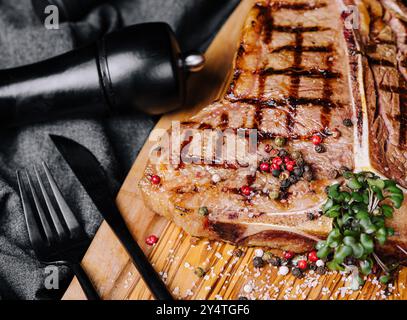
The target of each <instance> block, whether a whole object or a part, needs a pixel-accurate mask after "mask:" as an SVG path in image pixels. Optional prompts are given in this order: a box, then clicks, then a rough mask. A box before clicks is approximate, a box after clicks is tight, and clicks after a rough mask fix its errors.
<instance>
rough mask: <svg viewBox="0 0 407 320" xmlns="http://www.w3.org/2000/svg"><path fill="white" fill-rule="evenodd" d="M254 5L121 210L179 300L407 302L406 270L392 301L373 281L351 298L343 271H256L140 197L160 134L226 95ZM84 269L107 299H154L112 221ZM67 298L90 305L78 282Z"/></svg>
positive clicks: (244, 8)
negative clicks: (154, 239) (300, 274)
mask: <svg viewBox="0 0 407 320" xmlns="http://www.w3.org/2000/svg"><path fill="white" fill-rule="evenodd" d="M253 3H254V1H253V0H244V1H242V2H241V4H240V5H239V6H238V8H237V9H236V10H235V12H234V13H233V15H232V16H231V17H230V18H229V20H228V21H227V23H226V24H225V25H224V26H223V28H222V29H221V31H220V32H219V34H218V35H217V37H216V39H215V40H214V42H213V44H212V45H211V46H210V48H209V49H208V51H207V53H206V58H207V64H206V67H205V69H204V70H203V72H201V73H200V74H199V75H197V76H195V78H194V79H191V80H192V81H191V82H192V83H191V88H190V90H189V92H190V93H191V97H189V108H187V110H183V111H180V112H176V113H173V114H169V115H165V116H163V117H162V118H161V120H160V121H159V122H158V124H157V126H156V129H155V130H154V131H153V132H152V134H151V136H150V138H149V139H148V141H147V142H146V144H145V146H144V148H143V149H142V151H141V152H140V154H139V156H138V158H137V160H136V161H135V163H134V165H133V167H132V169H131V170H130V172H129V174H128V176H127V178H126V180H125V182H124V184H123V186H122V188H121V190H120V192H119V194H118V196H117V205H118V207H119V210H120V212H121V213H122V215H123V217H124V218H125V220H126V223H127V224H128V226H129V229H130V230H131V232H132V233H133V235H134V237H135V238H136V239H137V240H138V242H139V244H141V245H142V247H143V250H145V253H146V254H147V255H148V256H149V259H150V260H151V262H152V263H153V265H154V267H155V268H156V270H157V271H158V272H160V274H161V275H162V277H163V279H164V280H165V282H166V283H167V285H168V287H169V288H170V291H171V292H173V294H174V297H176V298H179V299H236V298H238V297H239V296H242V295H244V296H247V297H249V298H255V299H407V290H406V288H405V284H406V281H407V268H406V269H404V270H401V271H400V273H399V275H398V279H397V281H396V283H395V284H394V287H393V288H391V289H390V291H391V292H390V295H384V287H380V286H379V285H377V280H375V278H374V277H370V278H369V279H368V281H367V282H366V284H365V285H364V287H363V288H362V289H361V290H359V291H355V292H349V291H348V290H346V285H345V280H346V278H345V277H343V276H342V275H340V274H338V273H331V274H327V275H324V276H319V275H316V274H313V275H311V274H308V276H307V277H305V278H303V279H296V278H295V277H293V276H279V275H278V274H277V268H275V267H271V266H265V267H264V268H262V269H261V270H256V269H253V267H252V260H253V257H254V250H255V248H241V249H242V250H243V255H242V256H241V257H240V258H237V257H234V256H233V255H232V251H233V250H234V249H235V247H234V246H232V245H230V244H226V243H221V242H210V241H207V240H200V241H199V242H198V243H195V242H194V241H193V239H191V237H190V236H188V235H187V234H186V233H185V232H183V231H182V230H181V229H180V228H179V227H177V226H175V225H174V224H173V223H171V222H168V221H167V220H165V219H164V218H162V217H159V216H158V215H156V214H155V213H154V212H152V211H150V210H149V209H147V208H146V207H145V206H144V204H143V202H142V200H141V199H140V196H139V190H138V186H137V185H138V181H139V179H140V178H141V176H142V174H143V170H144V167H145V165H146V162H147V160H148V155H149V152H150V149H151V146H152V145H153V142H154V141H153V140H154V136H156V135H157V134H159V131H157V130H158V129H167V128H169V127H170V124H171V121H172V120H184V119H186V118H188V117H189V116H190V115H192V114H194V113H196V111H198V110H199V109H200V108H202V107H203V106H205V105H206V104H208V103H209V102H211V101H212V100H214V99H215V98H217V97H219V96H221V95H222V94H223V92H224V90H225V88H226V86H227V84H228V83H229V81H228V80H229V79H230V76H231V70H232V62H233V58H234V53H235V52H236V50H237V45H238V39H239V37H240V30H241V28H242V25H243V22H244V20H245V18H246V15H247V13H248V11H249V9H250V8H251V6H252V5H253ZM150 234H155V235H157V236H159V238H160V240H159V242H158V243H157V244H156V245H155V246H154V247H153V248H150V247H147V246H146V245H145V243H144V239H145V238H146V237H147V236H148V235H150ZM191 240H192V241H191ZM264 250H265V248H264ZM83 266H84V268H85V270H86V271H87V273H88V274H89V275H90V277H91V279H92V281H93V282H94V283H95V286H96V287H97V290H98V292H99V293H100V295H101V297H102V298H103V299H152V296H151V294H150V293H149V291H148V289H147V287H146V286H145V284H144V283H143V281H142V280H141V279H140V277H139V275H138V273H137V270H136V269H135V267H134V266H133V265H132V263H131V261H130V260H129V257H128V255H127V254H126V252H125V250H124V249H123V247H122V246H121V244H120V243H119V241H118V240H117V239H116V237H115V236H114V234H113V232H112V231H111V230H110V228H109V227H108V225H107V224H106V223H103V224H102V226H101V227H100V229H99V231H98V232H97V234H96V236H95V238H94V240H93V242H92V244H91V246H90V248H89V250H88V252H87V253H86V256H85V258H84V260H83ZM197 267H202V268H204V269H205V270H206V271H207V273H206V275H205V277H202V278H199V277H197V276H196V275H195V274H194V270H195V268H197ZM246 285H249V287H251V288H253V290H252V292H251V293H246V292H244V290H243V287H244V286H246ZM63 299H66V300H71V299H85V296H84V294H83V292H82V290H81V288H80V286H79V283H78V281H77V280H76V279H74V280H73V281H72V283H71V285H70V286H69V288H68V290H67V292H66V293H65V295H64V298H63Z"/></svg>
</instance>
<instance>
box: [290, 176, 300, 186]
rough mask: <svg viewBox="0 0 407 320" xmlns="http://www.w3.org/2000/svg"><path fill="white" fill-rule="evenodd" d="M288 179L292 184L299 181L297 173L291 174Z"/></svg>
mask: <svg viewBox="0 0 407 320" xmlns="http://www.w3.org/2000/svg"><path fill="white" fill-rule="evenodd" d="M288 180H289V181H290V184H295V183H296V182H297V181H298V177H297V176H295V175H291V176H290V177H289V178H288Z"/></svg>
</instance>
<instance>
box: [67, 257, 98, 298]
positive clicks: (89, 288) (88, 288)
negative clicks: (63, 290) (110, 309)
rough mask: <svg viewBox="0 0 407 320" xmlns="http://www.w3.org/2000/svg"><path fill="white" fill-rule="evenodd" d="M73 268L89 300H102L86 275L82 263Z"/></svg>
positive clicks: (74, 265)
mask: <svg viewBox="0 0 407 320" xmlns="http://www.w3.org/2000/svg"><path fill="white" fill-rule="evenodd" d="M71 268H72V270H73V272H74V273H75V275H76V277H77V278H78V281H79V283H80V285H81V287H82V289H83V291H84V292H85V295H86V297H87V298H88V300H100V297H99V294H98V293H97V292H96V289H95V287H94V286H93V284H92V281H90V279H89V277H88V275H87V274H86V272H85V270H83V268H82V266H81V265H80V263H74V264H71Z"/></svg>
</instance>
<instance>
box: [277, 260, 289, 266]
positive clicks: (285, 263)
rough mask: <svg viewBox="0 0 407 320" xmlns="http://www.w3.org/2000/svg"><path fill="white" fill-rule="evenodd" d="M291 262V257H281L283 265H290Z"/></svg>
mask: <svg viewBox="0 0 407 320" xmlns="http://www.w3.org/2000/svg"><path fill="white" fill-rule="evenodd" d="M290 262H291V261H290V260H289V259H286V258H281V259H280V263H281V265H282V266H286V265H288V264H289V263H290Z"/></svg>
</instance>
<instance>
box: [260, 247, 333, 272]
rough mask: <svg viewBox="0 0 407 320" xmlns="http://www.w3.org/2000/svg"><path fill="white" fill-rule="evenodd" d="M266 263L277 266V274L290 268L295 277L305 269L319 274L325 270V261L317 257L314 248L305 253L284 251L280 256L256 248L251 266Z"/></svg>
mask: <svg viewBox="0 0 407 320" xmlns="http://www.w3.org/2000/svg"><path fill="white" fill-rule="evenodd" d="M260 254H261V255H260ZM266 263H268V264H270V265H272V266H274V267H278V268H279V269H278V274H279V275H283V276H285V275H287V274H288V273H289V272H290V270H291V274H292V275H293V276H295V277H297V278H302V277H303V276H304V272H305V271H307V270H313V271H314V272H316V273H318V274H320V275H322V274H325V273H326V271H327V269H326V267H325V262H324V261H323V260H321V259H319V258H318V256H317V251H315V250H313V251H311V252H309V253H308V254H307V255H296V254H295V253H294V252H292V251H284V252H283V255H282V257H281V258H280V257H279V256H277V255H275V254H273V253H272V252H270V251H266V252H264V253H263V251H262V250H260V249H258V250H256V252H255V257H254V258H253V266H254V267H255V268H262V267H264V266H265V264H266Z"/></svg>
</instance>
